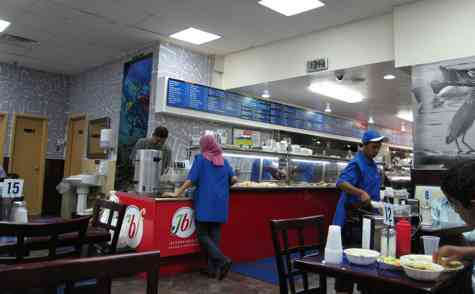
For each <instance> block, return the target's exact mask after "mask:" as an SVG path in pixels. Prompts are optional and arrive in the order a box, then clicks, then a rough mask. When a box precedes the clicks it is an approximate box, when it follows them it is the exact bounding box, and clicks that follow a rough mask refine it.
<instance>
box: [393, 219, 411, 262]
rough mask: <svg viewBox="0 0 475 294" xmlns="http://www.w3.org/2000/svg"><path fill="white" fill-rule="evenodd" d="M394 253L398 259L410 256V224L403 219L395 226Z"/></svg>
mask: <svg viewBox="0 0 475 294" xmlns="http://www.w3.org/2000/svg"><path fill="white" fill-rule="evenodd" d="M396 252H397V256H398V257H400V256H403V255H407V254H411V224H410V223H409V222H408V221H407V220H406V219H404V218H403V219H401V220H400V221H399V222H398V223H397V224H396Z"/></svg>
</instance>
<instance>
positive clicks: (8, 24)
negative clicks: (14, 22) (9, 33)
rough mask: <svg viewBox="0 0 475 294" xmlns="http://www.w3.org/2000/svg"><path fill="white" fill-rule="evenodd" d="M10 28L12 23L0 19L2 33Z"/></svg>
mask: <svg viewBox="0 0 475 294" xmlns="http://www.w3.org/2000/svg"><path fill="white" fill-rule="evenodd" d="M9 26H10V22H9V21H6V20H3V19H0V33H1V32H3V31H4V30H5V29H6V28H8V27H9Z"/></svg>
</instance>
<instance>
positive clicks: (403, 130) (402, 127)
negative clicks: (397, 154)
mask: <svg viewBox="0 0 475 294" xmlns="http://www.w3.org/2000/svg"><path fill="white" fill-rule="evenodd" d="M405 131H406V125H405V124H404V123H402V124H401V132H405Z"/></svg>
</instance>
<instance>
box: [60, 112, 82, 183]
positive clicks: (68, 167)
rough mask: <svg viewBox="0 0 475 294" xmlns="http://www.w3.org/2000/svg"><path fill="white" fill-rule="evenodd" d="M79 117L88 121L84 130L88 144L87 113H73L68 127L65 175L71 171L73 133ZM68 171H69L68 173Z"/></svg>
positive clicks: (69, 118)
mask: <svg viewBox="0 0 475 294" xmlns="http://www.w3.org/2000/svg"><path fill="white" fill-rule="evenodd" d="M78 119H84V122H85V123H86V126H85V127H86V128H85V130H84V136H85V137H84V138H85V139H86V143H85V144H87V138H88V137H87V115H86V114H85V113H78V114H72V115H70V116H69V117H68V124H67V128H66V153H65V155H64V170H63V176H66V175H70V174H69V172H70V171H71V152H72V148H73V147H72V145H71V143H70V142H71V141H72V138H73V134H72V128H73V121H74V120H78ZM83 147H84V151H85V150H86V145H84V146H83ZM84 154H85V153H84ZM67 172H68V173H67Z"/></svg>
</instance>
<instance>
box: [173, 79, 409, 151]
mask: <svg viewBox="0 0 475 294" xmlns="http://www.w3.org/2000/svg"><path fill="white" fill-rule="evenodd" d="M167 89H168V90H167V105H168V106H173V107H178V108H188V109H192V110H197V111H203V112H209V113H214V114H219V115H223V116H229V117H236V118H241V119H246V120H251V121H257V122H263V123H269V124H274V125H280V126H285V127H292V128H298V129H305V130H310V131H317V132H325V133H331V134H336V135H341V136H348V137H355V138H360V137H361V136H362V134H363V132H364V131H365V130H366V128H365V127H364V126H361V125H360V124H357V123H356V121H353V120H349V119H344V118H338V117H334V116H329V115H326V114H323V113H320V112H312V111H307V110H304V109H301V108H297V107H294V106H289V105H284V104H280V103H275V102H269V101H264V100H261V99H256V98H253V97H246V96H243V95H240V94H237V93H233V92H226V91H223V90H219V89H215V88H211V87H207V86H203V85H197V84H192V83H187V82H184V81H180V80H176V79H168V88H167ZM392 137H394V140H395V141H397V142H401V143H402V142H403V141H407V140H404V139H405V138H404V136H403V135H402V136H401V135H399V136H397V135H393V136H392ZM404 143H406V142H404Z"/></svg>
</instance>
